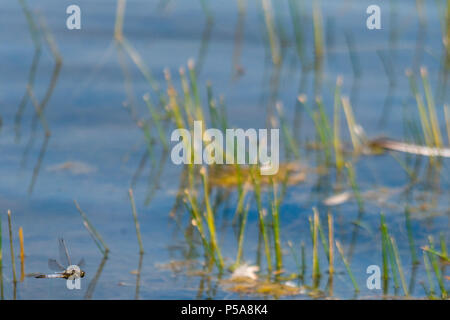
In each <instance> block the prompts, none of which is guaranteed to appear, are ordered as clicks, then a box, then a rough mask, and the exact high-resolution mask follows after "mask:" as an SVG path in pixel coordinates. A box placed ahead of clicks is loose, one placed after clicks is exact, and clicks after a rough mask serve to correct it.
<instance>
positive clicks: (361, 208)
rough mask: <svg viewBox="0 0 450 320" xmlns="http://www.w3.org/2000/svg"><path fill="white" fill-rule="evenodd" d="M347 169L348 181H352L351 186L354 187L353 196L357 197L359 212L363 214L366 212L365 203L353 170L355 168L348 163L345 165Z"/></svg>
mask: <svg viewBox="0 0 450 320" xmlns="http://www.w3.org/2000/svg"><path fill="white" fill-rule="evenodd" d="M345 167H346V168H347V173H348V179H349V181H350V185H351V187H352V190H353V194H354V195H355V198H356V201H357V202H358V210H359V211H360V212H363V211H364V201H363V199H362V197H361V193H360V191H359V187H358V184H357V182H356V174H355V170H354V169H353V166H352V164H351V163H350V162H347V163H346V164H345Z"/></svg>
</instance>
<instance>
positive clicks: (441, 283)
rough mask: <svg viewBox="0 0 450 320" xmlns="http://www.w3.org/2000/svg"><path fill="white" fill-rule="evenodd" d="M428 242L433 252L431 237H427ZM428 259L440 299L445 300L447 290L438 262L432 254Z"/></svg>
mask: <svg viewBox="0 0 450 320" xmlns="http://www.w3.org/2000/svg"><path fill="white" fill-rule="evenodd" d="M428 242H429V244H430V249H431V250H434V244H433V237H432V236H429V237H428ZM428 257H429V258H430V260H431V266H432V267H433V271H434V274H435V276H436V279H437V280H438V284H439V288H440V290H441V297H442V298H443V299H446V298H447V290H446V289H445V285H444V279H443V277H442V274H441V270H440V268H439V262H438V260H437V259H436V256H435V255H433V254H428Z"/></svg>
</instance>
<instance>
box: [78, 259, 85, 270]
mask: <svg viewBox="0 0 450 320" xmlns="http://www.w3.org/2000/svg"><path fill="white" fill-rule="evenodd" d="M85 264H86V262H84V258H81V260H80V262H78V264H77V266H79V267H80V268H83V267H84V265H85Z"/></svg>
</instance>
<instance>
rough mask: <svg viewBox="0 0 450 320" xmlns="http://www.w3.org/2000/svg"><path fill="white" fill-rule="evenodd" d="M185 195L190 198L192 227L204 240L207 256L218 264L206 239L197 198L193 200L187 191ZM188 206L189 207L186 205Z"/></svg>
mask: <svg viewBox="0 0 450 320" xmlns="http://www.w3.org/2000/svg"><path fill="white" fill-rule="evenodd" d="M185 194H186V196H187V198H188V201H189V204H190V206H191V207H190V208H188V211H189V212H190V213H191V216H192V225H193V226H194V227H196V228H197V230H198V232H199V234H200V238H201V239H202V243H203V247H204V249H205V256H208V255H209V256H210V257H211V259H212V260H213V261H214V262H216V258H215V256H214V252H212V250H211V247H210V245H209V244H208V239H207V238H206V234H205V231H204V228H203V219H202V215H201V213H200V210H199V209H198V206H197V203H196V200H195V198H193V197H192V196H191V194H190V192H189V190H187V189H186V190H185ZM186 206H187V205H186Z"/></svg>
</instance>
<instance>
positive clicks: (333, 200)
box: [323, 191, 353, 207]
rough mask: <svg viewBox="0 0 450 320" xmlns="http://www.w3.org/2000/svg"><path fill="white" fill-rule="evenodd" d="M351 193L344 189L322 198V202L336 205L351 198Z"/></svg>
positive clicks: (327, 204)
mask: <svg viewBox="0 0 450 320" xmlns="http://www.w3.org/2000/svg"><path fill="white" fill-rule="evenodd" d="M352 196H353V194H352V193H351V192H349V191H345V192H342V193H339V194H336V195H334V196H331V197H328V198H326V199H325V200H323V204H324V205H326V206H330V207H331V206H337V205H339V204H342V203H344V202H347V201H348V200H350V199H351V197H352Z"/></svg>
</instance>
